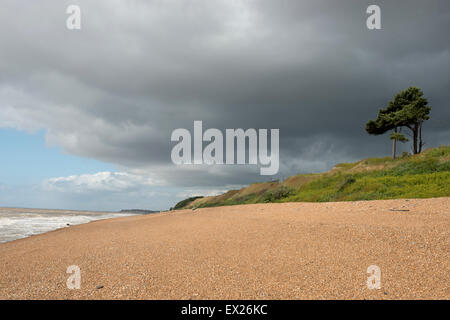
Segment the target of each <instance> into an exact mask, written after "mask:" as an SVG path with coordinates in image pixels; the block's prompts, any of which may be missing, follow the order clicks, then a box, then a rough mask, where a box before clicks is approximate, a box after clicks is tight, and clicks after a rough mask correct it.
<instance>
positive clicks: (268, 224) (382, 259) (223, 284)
mask: <svg viewBox="0 0 450 320" xmlns="http://www.w3.org/2000/svg"><path fill="white" fill-rule="evenodd" d="M70 265H77V266H79V267H80V269H81V288H80V289H79V290H69V289H68V288H67V286H66V281H67V278H68V277H69V276H70V274H67V273H66V269H67V267H68V266H70ZM370 265H376V266H378V267H379V268H380V269H381V289H379V290H377V289H373V290H369V289H368V288H367V284H366V281H367V278H368V277H369V274H368V273H367V268H368V266H370ZM449 271H450V198H435V199H423V200H418V199H411V200H380V201H361V202H334V203H284V204H257V205H241V206H230V207H218V208H207V209H197V210H182V211H172V212H163V213H159V214H153V215H145V216H133V217H126V218H116V219H107V220H100V221H94V222H90V223H87V224H83V225H77V226H71V227H68V228H64V229H59V230H56V231H52V232H48V233H45V234H41V235H35V236H32V237H29V238H25V239H20V240H16V241H12V242H7V243H3V244H0V299H449V298H450V288H449V283H450V272H449Z"/></svg>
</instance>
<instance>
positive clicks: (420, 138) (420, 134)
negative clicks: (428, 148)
mask: <svg viewBox="0 0 450 320" xmlns="http://www.w3.org/2000/svg"><path fill="white" fill-rule="evenodd" d="M422 125H423V123H420V124H419V153H421V152H422V147H423V145H424V143H423V141H422Z"/></svg>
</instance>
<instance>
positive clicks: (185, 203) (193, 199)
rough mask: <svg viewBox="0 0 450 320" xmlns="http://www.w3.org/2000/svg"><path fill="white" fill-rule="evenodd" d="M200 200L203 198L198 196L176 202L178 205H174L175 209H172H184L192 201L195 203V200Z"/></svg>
mask: <svg viewBox="0 0 450 320" xmlns="http://www.w3.org/2000/svg"><path fill="white" fill-rule="evenodd" d="M201 198H203V197H201V196H200V197H190V198H187V199H184V200H181V201H180V202H178V203H177V204H176V205H175V207H173V209H174V210H176V209H181V208H184V207H186V206H187V205H189V204H190V203H192V202H193V201H195V200H197V199H201Z"/></svg>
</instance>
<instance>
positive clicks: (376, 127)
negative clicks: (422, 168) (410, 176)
mask: <svg viewBox="0 0 450 320" xmlns="http://www.w3.org/2000/svg"><path fill="white" fill-rule="evenodd" d="M427 104H428V102H427V99H425V98H424V97H423V92H422V90H421V89H419V88H416V87H409V88H408V89H406V90H404V91H401V92H399V93H398V94H397V95H396V96H395V97H394V100H392V101H390V102H389V104H388V106H387V107H386V109H381V110H379V112H378V117H377V119H376V120H370V121H369V122H367V124H366V131H367V133H369V134H373V135H381V134H384V133H386V132H387V131H390V130H393V133H391V135H390V136H389V138H390V139H391V140H392V158H393V159H394V158H395V152H396V144H397V141H400V142H406V141H408V139H407V138H406V137H405V136H404V135H403V134H401V130H402V127H406V128H408V129H409V130H411V136H412V137H413V153H414V154H417V153H420V152H422V147H423V146H424V142H423V140H422V127H423V122H424V121H425V120H428V119H430V116H429V114H430V110H431V107H430V106H428V105H427Z"/></svg>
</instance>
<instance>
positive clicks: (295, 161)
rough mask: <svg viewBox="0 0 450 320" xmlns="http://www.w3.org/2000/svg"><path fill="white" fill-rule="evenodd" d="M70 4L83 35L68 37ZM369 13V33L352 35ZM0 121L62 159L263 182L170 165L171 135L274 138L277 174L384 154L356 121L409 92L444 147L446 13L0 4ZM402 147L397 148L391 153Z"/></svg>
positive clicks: (434, 4) (356, 4) (344, 6)
mask: <svg viewBox="0 0 450 320" xmlns="http://www.w3.org/2000/svg"><path fill="white" fill-rule="evenodd" d="M72 3H77V4H79V5H80V7H81V10H82V30H81V31H68V30H67V29H66V28H65V19H66V17H67V15H66V14H65V8H66V7H67V5H68V4H72ZM369 4H378V5H380V7H381V12H382V28H383V29H382V30H376V31H370V30H368V29H367V28H366V26H365V20H366V17H367V15H366V13H365V11H366V8H367V6H368V5H369ZM0 30H1V31H0V35H1V36H0V46H1V50H0V106H1V108H2V114H1V115H0V126H12V127H16V128H20V129H25V130H33V129H36V128H45V129H47V130H48V133H47V139H48V141H49V143H51V144H57V145H61V146H62V147H63V148H64V150H66V151H67V152H70V153H72V154H77V155H81V156H85V157H91V158H96V159H99V160H103V161H108V162H111V163H114V164H117V165H120V166H124V167H126V168H128V170H131V171H133V172H145V173H150V174H153V175H156V176H159V177H160V178H163V179H165V180H166V181H167V183H169V184H174V185H179V186H211V185H216V186H222V185H226V184H236V185H239V184H246V183H249V182H252V181H257V180H261V179H267V177H260V176H259V175H258V172H259V171H258V170H257V169H256V168H251V167H250V168H248V167H240V166H235V167H229V166H227V167H214V168H211V167H210V168H204V167H200V168H190V169H184V168H178V167H175V166H174V165H173V164H172V163H171V160H170V150H171V147H172V145H173V144H171V142H170V134H171V132H172V130H174V129H176V128H180V127H181V128H187V129H190V130H192V126H193V121H194V120H203V124H204V127H205V128H210V127H215V128H219V129H225V128H239V127H241V128H269V129H270V128H280V146H281V155H280V161H281V170H280V174H279V176H287V175H289V174H294V173H296V172H300V171H303V172H305V171H306V172H308V171H320V170H326V169H328V168H330V167H331V166H332V165H333V164H335V163H337V162H340V161H348V160H356V159H359V158H360V157H364V156H375V155H385V154H388V152H389V148H390V147H389V142H388V138H387V137H370V136H368V135H367V134H365V131H364V124H365V122H366V121H367V120H368V119H370V118H374V117H375V116H376V114H377V110H378V108H381V107H384V106H385V105H386V104H387V102H388V101H389V100H390V99H391V98H392V97H393V95H394V94H395V93H396V92H398V91H399V90H402V89H405V88H406V87H408V86H410V85H416V86H419V87H421V88H422V89H423V90H424V92H425V95H426V97H427V98H428V99H429V102H430V104H431V105H432V107H433V110H432V120H430V121H429V122H427V123H426V125H425V130H426V131H425V140H426V141H427V143H428V144H427V146H433V145H437V144H444V143H446V144H448V143H449V140H450V131H449V129H448V128H449V121H450V110H449V108H448V104H447V101H449V99H450V90H449V89H450V81H449V76H448V70H450V44H449V41H448V30H450V4H449V2H448V1H447V0H442V1H356V0H355V1H294V0H292V1H273V0H267V1H256V0H255V1H249V0H243V1H40V2H39V4H37V3H34V2H29V1H17V0H15V1H4V2H3V3H2V10H1V12H0ZM403 148H404V149H405V150H409V145H405V146H404V147H403Z"/></svg>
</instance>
